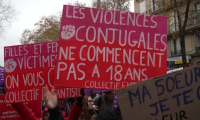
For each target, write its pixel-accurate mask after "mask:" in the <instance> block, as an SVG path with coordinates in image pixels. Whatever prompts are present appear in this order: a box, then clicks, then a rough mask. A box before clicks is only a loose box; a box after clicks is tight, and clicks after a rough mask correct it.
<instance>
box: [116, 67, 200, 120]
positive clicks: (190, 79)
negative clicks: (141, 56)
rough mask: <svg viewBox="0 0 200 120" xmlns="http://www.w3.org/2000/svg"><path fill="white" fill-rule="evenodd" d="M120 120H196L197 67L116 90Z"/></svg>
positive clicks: (199, 95) (198, 96) (199, 74)
mask: <svg viewBox="0 0 200 120" xmlns="http://www.w3.org/2000/svg"><path fill="white" fill-rule="evenodd" d="M116 93H117V98H118V101H119V105H120V109H121V112H122V117H123V120H130V119H132V118H134V119H135V120H186V119H188V120H198V119H199V118H200V114H199V113H200V109H199V108H200V66H194V67H191V68H186V69H183V70H181V71H178V72H174V73H171V74H166V75H163V76H159V77H155V78H152V79H149V80H146V81H143V82H139V83H137V84H135V85H131V86H128V87H126V88H122V89H120V90H117V91H116Z"/></svg>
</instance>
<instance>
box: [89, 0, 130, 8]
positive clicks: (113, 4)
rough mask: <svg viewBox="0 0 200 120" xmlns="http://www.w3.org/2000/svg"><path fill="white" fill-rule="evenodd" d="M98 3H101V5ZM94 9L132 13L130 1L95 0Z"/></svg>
mask: <svg viewBox="0 0 200 120" xmlns="http://www.w3.org/2000/svg"><path fill="white" fill-rule="evenodd" d="M98 2H100V5H99V4H98ZM92 7H94V8H98V7H99V8H103V9H109V10H120V11H130V0H101V1H99V0H98V1H97V0H93V3H92Z"/></svg>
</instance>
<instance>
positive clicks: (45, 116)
mask: <svg viewBox="0 0 200 120" xmlns="http://www.w3.org/2000/svg"><path fill="white" fill-rule="evenodd" d="M48 117H49V110H48V108H47V106H46V107H45V108H44V110H43V116H42V120H48Z"/></svg>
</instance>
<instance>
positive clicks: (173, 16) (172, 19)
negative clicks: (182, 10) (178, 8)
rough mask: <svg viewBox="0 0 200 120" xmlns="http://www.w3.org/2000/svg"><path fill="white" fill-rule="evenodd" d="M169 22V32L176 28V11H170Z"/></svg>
mask: <svg viewBox="0 0 200 120" xmlns="http://www.w3.org/2000/svg"><path fill="white" fill-rule="evenodd" d="M169 22H170V23H169V24H170V28H169V29H170V32H175V31H177V30H178V18H177V14H176V12H171V13H170V18H169Z"/></svg>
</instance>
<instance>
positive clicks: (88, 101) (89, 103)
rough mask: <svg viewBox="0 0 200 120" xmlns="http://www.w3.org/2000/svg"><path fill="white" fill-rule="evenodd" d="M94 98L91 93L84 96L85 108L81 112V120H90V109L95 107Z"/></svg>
mask: <svg viewBox="0 0 200 120" xmlns="http://www.w3.org/2000/svg"><path fill="white" fill-rule="evenodd" d="M93 104H94V103H93V100H92V97H91V96H90V95H85V96H84V97H83V109H82V112H81V115H80V117H79V120H90V119H91V115H90V110H92V109H93Z"/></svg>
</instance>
